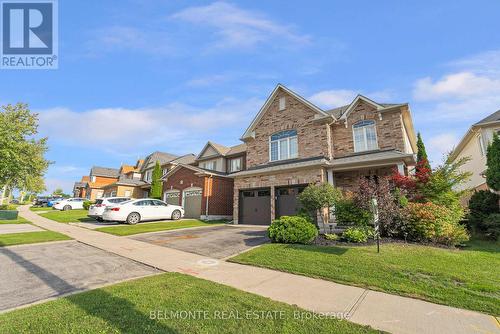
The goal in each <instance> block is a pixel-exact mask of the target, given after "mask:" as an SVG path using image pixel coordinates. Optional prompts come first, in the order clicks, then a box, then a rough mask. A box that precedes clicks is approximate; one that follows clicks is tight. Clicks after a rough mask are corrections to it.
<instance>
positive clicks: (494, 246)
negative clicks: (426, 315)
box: [231, 241, 500, 316]
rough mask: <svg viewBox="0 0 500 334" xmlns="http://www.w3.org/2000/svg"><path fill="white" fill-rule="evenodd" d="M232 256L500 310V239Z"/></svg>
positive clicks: (283, 248)
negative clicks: (456, 245)
mask: <svg viewBox="0 0 500 334" xmlns="http://www.w3.org/2000/svg"><path fill="white" fill-rule="evenodd" d="M231 261H234V262H238V263H244V264H250V265H256V266H262V267H267V268H272V269H277V270H282V271H286V272H291V273H296V274H301V275H305V276H311V277H318V278H323V279H326V280H331V281H335V282H340V283H346V284H350V285H356V286H361V287H366V288H370V289H373V290H380V291H385V292H389V293H393V294H399V295H404V296H410V297H415V298H420V299H424V300H428V301H432V302H436V303H440V304H445V305H450V306H455V307H460V308H465V309H470V310H476V311H482V312H485V313H489V314H492V315H496V316H498V315H500V244H499V243H492V242H484V241H473V242H471V243H470V247H469V248H466V249H464V250H449V249H440V248H435V247H427V246H419V245H404V244H384V245H382V246H381V252H380V253H379V254H377V249H376V247H375V246H363V247H319V246H304V245H283V244H267V245H263V246H261V247H259V248H256V249H253V250H251V251H249V252H246V253H243V254H240V255H238V256H236V257H234V258H232V259H231Z"/></svg>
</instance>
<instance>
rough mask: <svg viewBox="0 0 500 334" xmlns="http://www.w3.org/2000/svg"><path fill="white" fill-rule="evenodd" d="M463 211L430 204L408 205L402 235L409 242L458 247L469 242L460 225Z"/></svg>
mask: <svg viewBox="0 0 500 334" xmlns="http://www.w3.org/2000/svg"><path fill="white" fill-rule="evenodd" d="M462 218H463V210H462V209H461V208H460V207H457V208H453V207H452V208H451V209H450V208H447V207H445V206H443V205H437V204H434V203H431V202H428V203H408V205H407V206H406V207H405V208H403V224H402V231H401V232H402V233H403V236H404V237H406V238H407V239H408V240H412V241H430V242H435V243H439V244H444V245H450V246H451V245H458V244H461V243H463V242H465V241H467V240H469V235H468V234H467V230H466V229H465V227H464V226H463V225H461V224H460V221H461V219H462Z"/></svg>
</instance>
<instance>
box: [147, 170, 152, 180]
mask: <svg viewBox="0 0 500 334" xmlns="http://www.w3.org/2000/svg"><path fill="white" fill-rule="evenodd" d="M152 178H153V170H151V169H150V170H147V171H146V182H150V181H151V179H152Z"/></svg>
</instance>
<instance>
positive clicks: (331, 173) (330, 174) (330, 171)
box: [326, 169, 335, 186]
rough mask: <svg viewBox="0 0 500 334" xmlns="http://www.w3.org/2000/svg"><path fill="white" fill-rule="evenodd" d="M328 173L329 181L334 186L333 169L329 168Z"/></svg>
mask: <svg viewBox="0 0 500 334" xmlns="http://www.w3.org/2000/svg"><path fill="white" fill-rule="evenodd" d="M326 175H327V177H326V178H327V179H328V183H330V184H331V185H332V186H335V180H334V179H333V169H327V170H326Z"/></svg>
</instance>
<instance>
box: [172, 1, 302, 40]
mask: <svg viewBox="0 0 500 334" xmlns="http://www.w3.org/2000/svg"><path fill="white" fill-rule="evenodd" d="M171 18H173V19H178V20H182V21H186V22H189V23H193V24H197V25H200V26H207V27H211V28H213V29H214V30H215V31H216V34H217V36H218V37H219V38H218V41H217V42H216V46H217V47H224V48H225V47H238V48H241V47H243V48H248V47H253V46H255V45H257V44H260V43H263V42H268V41H270V40H271V39H278V38H279V39H282V40H285V41H286V42H288V43H293V44H299V45H300V44H304V43H307V42H308V41H309V37H307V36H304V35H299V34H297V33H295V32H293V31H292V28H291V27H289V26H286V25H284V24H279V23H275V22H273V21H271V20H270V19H268V18H265V17H264V16H263V15H261V14H259V13H255V12H252V11H248V10H244V9H241V8H239V7H237V6H235V5H233V4H230V3H226V2H214V3H212V4H209V5H207V6H199V7H188V8H186V9H184V10H182V11H180V12H177V13H175V14H173V15H172V16H171Z"/></svg>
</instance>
